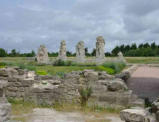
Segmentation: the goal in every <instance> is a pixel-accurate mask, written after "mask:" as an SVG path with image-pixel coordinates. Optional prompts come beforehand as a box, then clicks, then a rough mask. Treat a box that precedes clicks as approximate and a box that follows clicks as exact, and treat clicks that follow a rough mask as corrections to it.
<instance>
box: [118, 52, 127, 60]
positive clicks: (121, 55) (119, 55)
mask: <svg viewBox="0 0 159 122" xmlns="http://www.w3.org/2000/svg"><path fill="white" fill-rule="evenodd" d="M118 59H119V61H121V62H124V63H127V62H126V60H125V58H124V56H123V53H122V52H119V53H118Z"/></svg>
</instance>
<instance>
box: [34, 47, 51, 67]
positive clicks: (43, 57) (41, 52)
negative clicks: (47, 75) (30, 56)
mask: <svg viewBox="0 0 159 122" xmlns="http://www.w3.org/2000/svg"><path fill="white" fill-rule="evenodd" d="M36 58H37V62H38V63H40V64H48V63H49V57H48V50H47V48H46V47H45V46H44V45H40V47H39V49H38V53H37V56H36Z"/></svg>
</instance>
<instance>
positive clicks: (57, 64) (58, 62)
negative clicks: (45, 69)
mask: <svg viewBox="0 0 159 122" xmlns="http://www.w3.org/2000/svg"><path fill="white" fill-rule="evenodd" d="M53 65H54V66H64V65H65V62H64V61H63V60H61V59H58V60H56V61H55V62H54V63H53Z"/></svg>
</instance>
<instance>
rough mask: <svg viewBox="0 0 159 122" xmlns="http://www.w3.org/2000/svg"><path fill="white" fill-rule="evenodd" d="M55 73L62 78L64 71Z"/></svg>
mask: <svg viewBox="0 0 159 122" xmlns="http://www.w3.org/2000/svg"><path fill="white" fill-rule="evenodd" d="M56 75H58V76H59V77H61V78H64V75H65V73H64V72H57V73H56Z"/></svg>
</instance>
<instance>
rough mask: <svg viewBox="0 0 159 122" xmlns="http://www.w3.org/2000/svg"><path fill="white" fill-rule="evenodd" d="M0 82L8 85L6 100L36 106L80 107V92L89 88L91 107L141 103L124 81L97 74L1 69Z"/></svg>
mask: <svg viewBox="0 0 159 122" xmlns="http://www.w3.org/2000/svg"><path fill="white" fill-rule="evenodd" d="M0 79H3V80H7V81H8V86H7V89H6V96H7V97H10V98H18V99H24V100H25V101H28V100H30V101H33V102H35V103H37V104H43V103H46V104H54V103H56V102H69V103H71V102H77V103H79V99H80V94H79V89H80V88H81V87H87V86H90V87H91V88H92V90H93V94H92V97H91V98H90V101H89V103H90V104H99V105H110V104H111V105H114V106H115V105H120V106H129V105H131V104H132V103H133V102H135V101H136V100H137V99H138V98H137V97H134V95H133V94H132V92H131V91H130V90H128V89H127V86H126V84H125V83H124V81H123V80H122V79H119V78H116V77H114V76H111V75H108V74H107V73H106V72H97V71H94V70H84V71H73V72H71V73H67V74H65V75H64V77H63V78H60V77H57V76H37V75H35V72H33V71H27V70H22V69H18V68H2V69H0ZM141 104H143V103H141Z"/></svg>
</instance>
